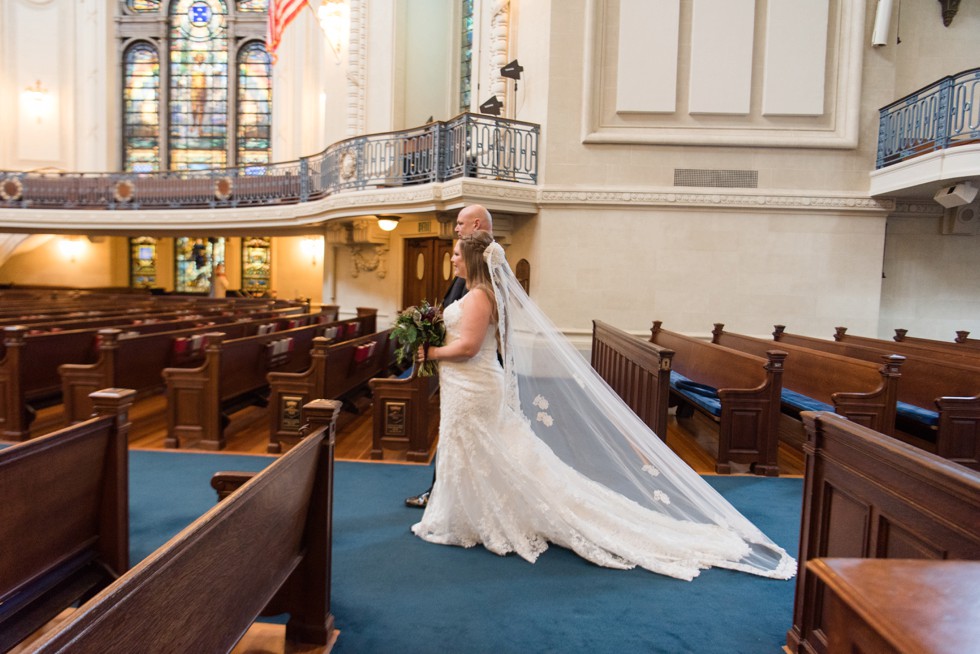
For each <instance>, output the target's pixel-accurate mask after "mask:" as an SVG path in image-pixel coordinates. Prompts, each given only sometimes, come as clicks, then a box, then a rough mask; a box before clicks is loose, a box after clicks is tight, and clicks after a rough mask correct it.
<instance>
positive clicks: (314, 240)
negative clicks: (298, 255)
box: [299, 236, 323, 266]
mask: <svg viewBox="0 0 980 654" xmlns="http://www.w3.org/2000/svg"><path fill="white" fill-rule="evenodd" d="M299 246H300V248H301V249H302V250H303V254H305V255H306V256H308V257H309V258H310V265H311V266H315V265H316V258H317V255H321V254H323V238H322V237H320V236H304V237H303V240H302V241H300V244H299Z"/></svg>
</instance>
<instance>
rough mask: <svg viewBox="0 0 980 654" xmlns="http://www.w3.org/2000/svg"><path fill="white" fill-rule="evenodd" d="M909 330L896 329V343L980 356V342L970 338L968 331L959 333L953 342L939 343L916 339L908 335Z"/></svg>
mask: <svg viewBox="0 0 980 654" xmlns="http://www.w3.org/2000/svg"><path fill="white" fill-rule="evenodd" d="M908 333H909V330H907V329H896V330H895V336H894V338H895V342H897V343H917V344H920V345H929V346H931V347H935V346H940V347H943V348H949V349H950V350H951V351H953V352H961V353H964V354H968V355H970V356H978V355H980V340H978V339H975V338H969V336H970V332H968V331H963V330H961V331H957V332H956V338H954V339H953V340H952V341H937V340H935V339H931V338H915V337H913V336H909V335H908Z"/></svg>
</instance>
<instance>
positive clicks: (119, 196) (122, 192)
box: [112, 179, 136, 202]
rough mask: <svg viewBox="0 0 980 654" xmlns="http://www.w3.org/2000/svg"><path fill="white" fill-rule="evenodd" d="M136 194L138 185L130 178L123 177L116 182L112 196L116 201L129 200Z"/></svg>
mask: <svg viewBox="0 0 980 654" xmlns="http://www.w3.org/2000/svg"><path fill="white" fill-rule="evenodd" d="M134 195H136V185H135V184H133V182H132V181H130V180H128V179H121V180H119V181H118V182H116V186H115V190H114V191H113V193H112V196H113V197H114V198H115V199H116V202H129V201H130V200H132V199H133V196H134Z"/></svg>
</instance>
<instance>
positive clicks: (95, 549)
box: [0, 388, 134, 651]
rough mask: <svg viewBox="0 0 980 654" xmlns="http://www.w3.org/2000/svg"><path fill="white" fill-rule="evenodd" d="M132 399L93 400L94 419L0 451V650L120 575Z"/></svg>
mask: <svg viewBox="0 0 980 654" xmlns="http://www.w3.org/2000/svg"><path fill="white" fill-rule="evenodd" d="M133 396H134V393H133V391H131V390H124V389H115V388H110V389H103V390H101V391H98V392H96V393H93V397H92V400H93V403H94V405H95V413H96V415H95V417H93V418H91V419H90V420H87V421H85V422H83V423H80V424H78V425H74V426H72V427H68V428H65V429H62V430H59V431H56V432H52V433H50V434H47V435H45V436H41V437H38V438H35V439H32V440H30V441H28V442H26V443H20V444H18V445H15V446H13V447H9V448H5V449H4V450H0V494H2V496H3V498H4V501H3V502H2V503H0V542H2V543H3V555H2V556H0V651H7V650H8V649H9V648H11V647H13V646H14V645H16V644H17V643H18V642H20V641H21V640H23V639H24V638H26V637H27V636H29V635H31V634H32V633H34V632H35V631H37V630H38V629H39V628H41V627H42V626H43V625H44V624H45V623H47V622H48V621H49V620H51V619H52V618H54V617H55V616H57V615H58V614H59V613H61V612H62V611H63V610H64V609H66V608H68V607H70V606H71V605H72V604H73V603H74V602H75V601H77V600H79V599H85V598H86V597H88V596H91V594H94V592H96V591H98V590H100V589H102V588H104V587H105V586H107V585H108V584H109V583H111V582H112V581H113V580H114V579H115V578H117V577H119V576H120V575H122V574H123V573H125V572H126V570H127V569H128V568H129V480H128V470H129V467H128V459H127V457H128V448H127V445H128V442H127V441H128V434H129V426H130V424H129V420H128V411H129V408H130V406H131V405H132V402H133ZM39 525H40V526H41V528H39Z"/></svg>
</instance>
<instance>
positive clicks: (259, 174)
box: [0, 114, 540, 210]
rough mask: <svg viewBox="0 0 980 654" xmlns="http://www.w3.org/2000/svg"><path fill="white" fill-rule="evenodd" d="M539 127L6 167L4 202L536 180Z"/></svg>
mask: <svg viewBox="0 0 980 654" xmlns="http://www.w3.org/2000/svg"><path fill="white" fill-rule="evenodd" d="M539 133H540V128H539V126H538V125H535V124H533V123H525V122H521V121H517V120H508V119H505V118H497V117H494V116H484V115H478V114H462V115H460V116H457V117H456V118H453V119H452V120H449V121H445V122H433V123H429V124H427V125H425V126H423V127H416V128H412V129H406V130H401V131H398V132H387V133H382V134H369V135H366V136H357V137H354V138H350V139H347V140H344V141H340V142H338V143H334V144H333V145H331V146H330V147H328V148H327V149H326V150H324V151H323V152H321V153H319V154H316V155H312V156H310V157H303V158H302V159H300V160H298V161H289V162H285V163H275V164H268V165H253V166H247V167H240V168H215V169H208V170H197V171H190V170H185V171H168V172H159V173H125V172H123V173H105V174H98V173H20V172H0V208H12V207H17V208H44V207H58V208H63V209H114V210H125V209H192V208H201V207H212V208H223V207H229V208H231V207H246V206H264V205H276V204H288V203H295V202H309V201H311V200H317V199H320V198H323V197H326V196H328V195H331V194H333V193H338V192H343V191H357V190H364V189H371V188H384V187H401V186H407V185H410V184H425V183H428V182H441V181H445V180H449V179H454V178H457V177H475V178H481V179H497V180H503V181H508V182H516V183H519V184H536V183H537V177H538V135H539Z"/></svg>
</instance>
